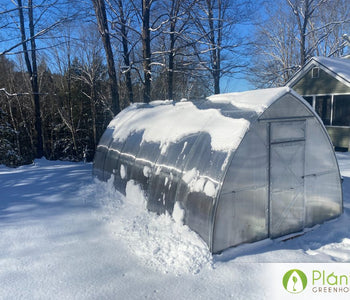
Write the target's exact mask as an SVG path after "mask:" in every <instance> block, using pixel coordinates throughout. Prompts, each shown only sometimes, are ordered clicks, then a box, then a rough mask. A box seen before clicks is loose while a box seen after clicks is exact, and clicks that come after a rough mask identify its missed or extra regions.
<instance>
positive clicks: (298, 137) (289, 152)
mask: <svg viewBox="0 0 350 300" xmlns="http://www.w3.org/2000/svg"><path fill="white" fill-rule="evenodd" d="M305 130H306V120H305V118H293V119H290V118H289V119H276V120H273V121H270V122H269V123H268V137H269V167H268V169H269V174H268V180H269V184H268V190H269V192H268V216H267V218H268V236H269V237H270V238H276V237H279V236H283V235H287V234H289V233H292V232H298V231H301V230H303V228H304V220H305V196H304V175H305V171H304V170H305V167H304V166H305Z"/></svg>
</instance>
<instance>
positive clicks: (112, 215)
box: [0, 153, 350, 300]
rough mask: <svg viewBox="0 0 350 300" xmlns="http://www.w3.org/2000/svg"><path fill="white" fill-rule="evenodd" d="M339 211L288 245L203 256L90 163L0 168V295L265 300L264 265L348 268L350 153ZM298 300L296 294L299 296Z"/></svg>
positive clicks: (199, 247)
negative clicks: (95, 173)
mask: <svg viewBox="0 0 350 300" xmlns="http://www.w3.org/2000/svg"><path fill="white" fill-rule="evenodd" d="M337 156H338V159H339V164H340V168H341V173H342V175H343V177H344V184H343V189H344V214H343V215H342V216H341V217H339V218H337V219H335V220H332V221H329V222H327V223H325V224H323V225H321V226H317V227H315V228H313V230H311V231H309V232H307V233H306V234H304V235H303V236H300V237H298V238H294V239H291V240H288V241H280V240H273V241H272V240H265V241H262V242H258V243H255V244H252V245H242V246H240V247H237V248H233V249H229V250H227V251H225V252H223V253H222V254H221V255H214V256H211V255H210V253H209V252H208V250H207V248H206V245H205V244H204V242H202V241H201V240H200V239H199V238H198V237H197V236H196V234H194V233H193V232H191V231H190V230H189V229H188V228H187V227H186V226H183V225H182V224H181V222H180V221H179V219H181V218H175V219H176V220H173V219H172V218H171V217H170V216H168V215H162V216H156V215H155V214H152V213H148V212H147V211H146V210H145V208H144V207H145V203H144V198H143V195H142V192H141V191H140V190H139V189H138V187H137V186H136V185H134V184H133V182H129V183H128V186H127V196H126V197H124V196H122V195H120V194H119V193H118V192H116V191H114V190H113V188H111V184H110V183H100V182H95V181H94V180H93V179H92V178H91V171H92V170H91V168H92V165H91V164H83V163H67V162H53V161H46V160H37V161H35V164H33V165H29V166H23V167H20V168H17V169H10V168H6V167H4V166H0V299H227V298H232V299H244V300H246V299H264V298H268V297H267V296H266V295H264V293H263V292H262V288H263V287H262V286H261V280H259V279H260V278H261V276H262V274H265V273H266V265H268V264H266V263H276V262H289V263H303V262H312V263H331V262H350V232H349V228H350V155H349V154H348V153H345V154H344V153H338V154H337ZM299 299H300V298H299Z"/></svg>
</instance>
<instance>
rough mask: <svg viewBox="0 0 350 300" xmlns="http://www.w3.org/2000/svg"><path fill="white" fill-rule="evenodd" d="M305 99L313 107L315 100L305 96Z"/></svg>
mask: <svg viewBox="0 0 350 300" xmlns="http://www.w3.org/2000/svg"><path fill="white" fill-rule="evenodd" d="M303 98H304V99H305V100H306V102H308V103H309V104H310V105H311V106H312V99H313V97H312V96H304V97H303Z"/></svg>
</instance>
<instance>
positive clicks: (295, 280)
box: [282, 269, 307, 294]
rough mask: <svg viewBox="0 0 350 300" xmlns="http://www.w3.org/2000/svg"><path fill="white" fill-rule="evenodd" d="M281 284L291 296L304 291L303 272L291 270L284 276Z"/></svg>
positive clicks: (304, 280)
mask: <svg viewBox="0 0 350 300" xmlns="http://www.w3.org/2000/svg"><path fill="white" fill-rule="evenodd" d="M282 283H283V286H284V288H285V290H286V291H288V292H289V293H292V294H298V293H301V292H302V291H303V290H305V288H306V285H307V278H306V275H305V273H304V272H303V271H300V270H298V269H292V270H289V271H288V272H287V273H286V274H284V276H283V280H282Z"/></svg>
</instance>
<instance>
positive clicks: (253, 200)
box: [94, 87, 343, 253]
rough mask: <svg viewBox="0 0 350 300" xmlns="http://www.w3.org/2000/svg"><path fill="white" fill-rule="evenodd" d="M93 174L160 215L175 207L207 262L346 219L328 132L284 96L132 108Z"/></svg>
mask: <svg viewBox="0 0 350 300" xmlns="http://www.w3.org/2000/svg"><path fill="white" fill-rule="evenodd" d="M94 174H95V175H96V176H97V177H98V178H99V179H101V180H103V181H107V180H109V179H110V178H111V176H112V175H114V177H113V180H114V185H115V187H116V188H117V189H118V190H119V191H121V192H123V193H125V187H126V184H127V182H128V181H129V180H134V181H135V182H136V183H138V184H140V185H141V187H142V188H143V190H144V192H145V194H146V196H147V201H148V202H147V207H148V209H149V210H151V211H155V212H157V213H159V214H160V213H164V212H166V211H168V212H169V213H170V214H172V212H173V209H174V205H175V203H178V205H179V206H180V207H181V208H182V209H183V210H184V223H185V224H187V225H188V226H189V227H190V228H191V229H192V230H194V231H196V232H197V233H198V234H199V235H200V236H201V238H202V239H203V240H204V241H205V242H206V243H207V244H208V246H209V248H210V250H211V251H212V252H214V253H216V252H220V251H222V250H224V249H226V248H229V247H231V246H235V245H239V244H241V243H245V242H253V241H258V240H261V239H265V238H268V237H270V238H275V237H279V236H283V235H286V234H289V233H293V232H298V231H302V230H303V229H304V228H306V227H312V226H314V225H315V224H319V223H322V222H324V221H326V220H329V219H332V218H334V217H336V216H339V215H340V214H341V213H342V209H343V200H342V189H341V177H340V173H339V168H338V164H337V160H336V157H335V153H334V150H333V146H332V144H331V142H330V139H329V137H328V135H327V132H326V130H325V128H324V126H323V124H322V122H321V121H320V119H319V117H318V116H317V115H316V113H315V112H314V111H313V109H312V108H311V107H310V106H309V104H308V103H306V102H305V101H304V100H303V99H302V98H301V97H300V96H299V95H297V94H296V93H295V92H294V91H292V90H291V89H290V88H286V87H284V88H275V89H265V90H256V91H250V92H243V93H230V94H220V95H214V96H211V97H209V98H208V99H206V100H205V101H199V102H188V101H182V102H173V101H155V102H151V103H150V104H133V105H131V106H130V107H128V108H127V109H125V110H123V111H122V112H121V113H119V114H118V115H117V116H116V117H115V118H114V119H113V120H112V121H111V123H110V124H109V126H108V128H107V129H106V131H105V133H104V134H103V136H102V138H101V140H100V143H99V145H98V147H97V151H96V155H95V160H94Z"/></svg>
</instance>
